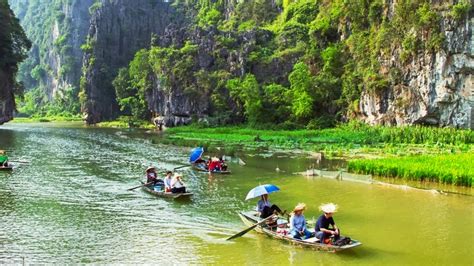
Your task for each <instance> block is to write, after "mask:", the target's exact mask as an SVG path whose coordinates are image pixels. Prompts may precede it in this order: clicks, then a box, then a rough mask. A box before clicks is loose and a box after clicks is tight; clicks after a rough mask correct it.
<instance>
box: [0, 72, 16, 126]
mask: <svg viewBox="0 0 474 266" xmlns="http://www.w3.org/2000/svg"><path fill="white" fill-rule="evenodd" d="M13 88H14V73H11V72H9V71H4V70H2V69H0V125H1V124H3V123H6V122H8V121H10V120H12V119H13V111H14V110H15V98H14V96H13Z"/></svg>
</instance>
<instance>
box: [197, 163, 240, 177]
mask: <svg viewBox="0 0 474 266" xmlns="http://www.w3.org/2000/svg"><path fill="white" fill-rule="evenodd" d="M192 168H193V169H194V170H196V171H199V172H206V173H208V172H209V170H207V169H206V167H205V166H204V165H203V164H199V163H193V164H192ZM211 173H213V174H220V175H228V174H230V173H232V172H231V171H229V170H226V171H222V170H217V171H216V170H215V171H211Z"/></svg>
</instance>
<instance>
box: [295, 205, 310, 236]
mask: <svg viewBox="0 0 474 266" xmlns="http://www.w3.org/2000/svg"><path fill="white" fill-rule="evenodd" d="M305 209H306V204H304V203H298V205H296V207H295V208H294V209H293V212H292V215H291V218H290V234H291V236H293V238H295V239H301V237H303V236H304V237H305V239H307V238H310V237H311V236H312V235H313V234H312V233H311V232H310V231H309V230H308V229H306V219H305V218H304V215H303V212H304V210H305Z"/></svg>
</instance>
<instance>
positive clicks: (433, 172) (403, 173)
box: [348, 152, 474, 186]
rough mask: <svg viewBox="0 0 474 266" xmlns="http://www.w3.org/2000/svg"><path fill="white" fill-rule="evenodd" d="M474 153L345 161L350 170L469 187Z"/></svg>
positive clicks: (472, 175)
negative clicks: (347, 162)
mask: <svg viewBox="0 0 474 266" xmlns="http://www.w3.org/2000/svg"><path fill="white" fill-rule="evenodd" d="M472 162H474V153H472V152H471V153H461V154H439V155H411V156H405V157H392V158H382V159H358V160H352V161H350V162H349V165H348V170H349V171H350V172H354V173H363V174H371V175H376V176H383V177H398V178H403V179H407V180H419V181H434V182H440V183H447V184H455V185H464V186H472V181H473V179H474V168H473V167H472Z"/></svg>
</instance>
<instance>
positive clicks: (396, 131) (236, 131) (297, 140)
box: [168, 123, 474, 145]
mask: <svg viewBox="0 0 474 266" xmlns="http://www.w3.org/2000/svg"><path fill="white" fill-rule="evenodd" d="M168 133H169V134H170V135H171V136H172V137H177V138H187V139H214V140H223V141H232V142H252V141H256V140H262V141H265V142H268V143H269V144H272V143H273V144H279V145H285V144H291V143H293V144H295V145H305V144H311V143H338V144H341V143H345V144H347V143H353V144H378V143H392V144H437V145H463V144H473V143H474V131H471V130H460V129H453V128H434V127H423V126H410V127H408V126H406V127H382V126H375V127H372V126H368V125H365V124H359V123H352V124H345V125H341V126H338V127H336V128H330V129H321V130H291V131H290V130H258V129H250V128H245V127H236V126H234V127H217V128H201V127H197V126H186V127H177V128H170V129H168Z"/></svg>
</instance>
